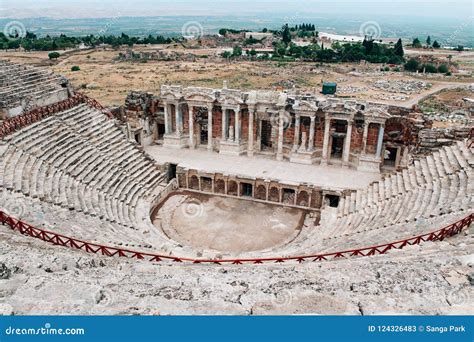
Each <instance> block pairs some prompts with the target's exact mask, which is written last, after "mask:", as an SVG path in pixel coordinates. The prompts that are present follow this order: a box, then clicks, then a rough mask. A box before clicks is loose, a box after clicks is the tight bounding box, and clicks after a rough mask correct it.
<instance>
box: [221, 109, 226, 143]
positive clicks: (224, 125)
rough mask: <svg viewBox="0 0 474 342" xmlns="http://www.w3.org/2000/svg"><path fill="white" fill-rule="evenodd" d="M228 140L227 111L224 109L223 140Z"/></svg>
mask: <svg viewBox="0 0 474 342" xmlns="http://www.w3.org/2000/svg"><path fill="white" fill-rule="evenodd" d="M226 139H227V109H225V108H222V140H226Z"/></svg>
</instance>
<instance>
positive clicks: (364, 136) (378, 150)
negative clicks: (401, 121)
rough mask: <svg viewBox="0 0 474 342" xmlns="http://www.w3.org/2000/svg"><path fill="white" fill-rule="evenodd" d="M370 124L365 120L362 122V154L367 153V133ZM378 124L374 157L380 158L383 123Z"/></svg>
mask: <svg viewBox="0 0 474 342" xmlns="http://www.w3.org/2000/svg"><path fill="white" fill-rule="evenodd" d="M370 124H371V122H370V121H367V122H365V124H364V133H363V135H362V152H361V153H362V155H366V154H367V136H368V134H369V125H370ZM378 124H379V131H378V136H377V148H376V152H375V158H380V157H381V155H382V146H383V135H384V131H385V125H384V124H383V123H378Z"/></svg>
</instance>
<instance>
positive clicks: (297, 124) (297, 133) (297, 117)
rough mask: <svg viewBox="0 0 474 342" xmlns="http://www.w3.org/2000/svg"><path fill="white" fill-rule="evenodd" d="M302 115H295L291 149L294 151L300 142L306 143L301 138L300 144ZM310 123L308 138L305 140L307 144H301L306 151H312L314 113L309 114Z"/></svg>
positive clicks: (314, 124)
mask: <svg viewBox="0 0 474 342" xmlns="http://www.w3.org/2000/svg"><path fill="white" fill-rule="evenodd" d="M302 116H303V117H304V115H301V114H296V115H295V137H294V142H293V151H294V152H296V151H298V150H299V149H300V148H301V144H304V145H306V141H305V140H302V141H301V144H300V133H301V132H300V131H301V117H302ZM309 118H310V120H311V121H310V125H309V139H308V141H307V146H303V149H304V150H305V151H308V152H312V151H314V131H315V127H316V117H315V116H314V115H311V116H309Z"/></svg>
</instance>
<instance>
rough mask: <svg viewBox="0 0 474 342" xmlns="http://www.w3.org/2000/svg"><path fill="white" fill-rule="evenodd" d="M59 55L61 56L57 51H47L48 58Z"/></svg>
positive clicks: (55, 57) (54, 57)
mask: <svg viewBox="0 0 474 342" xmlns="http://www.w3.org/2000/svg"><path fill="white" fill-rule="evenodd" d="M59 56H61V55H60V54H59V52H50V53H48V57H49V59H57V58H59Z"/></svg>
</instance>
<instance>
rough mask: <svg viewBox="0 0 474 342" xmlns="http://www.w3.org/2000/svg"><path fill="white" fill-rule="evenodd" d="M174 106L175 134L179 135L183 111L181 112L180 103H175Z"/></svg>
mask: <svg viewBox="0 0 474 342" xmlns="http://www.w3.org/2000/svg"><path fill="white" fill-rule="evenodd" d="M174 108H175V121H176V136H178V137H180V136H181V134H182V133H183V127H182V122H183V118H182V115H183V113H182V112H181V105H180V104H179V103H175V105H174Z"/></svg>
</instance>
